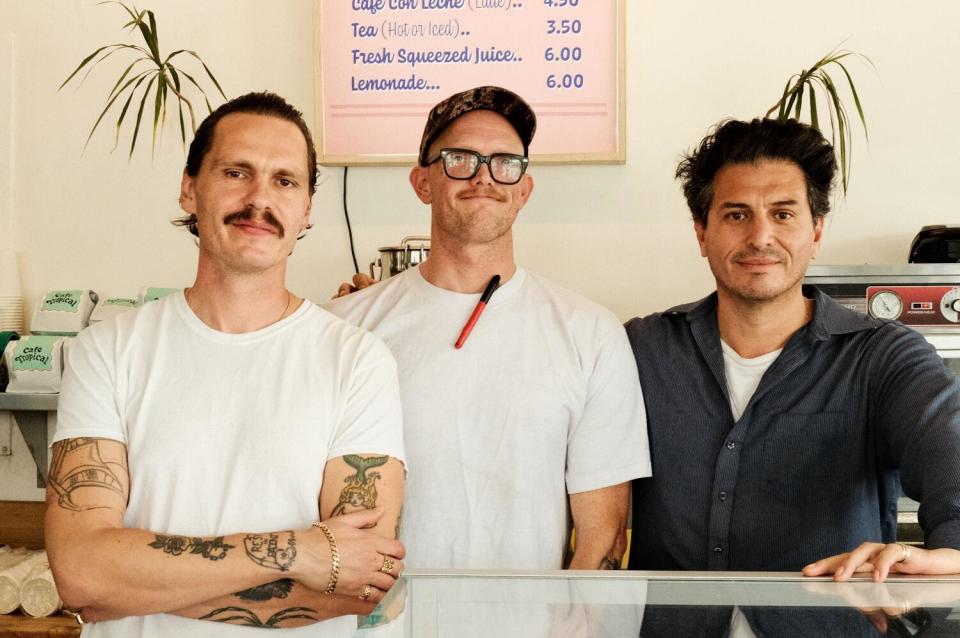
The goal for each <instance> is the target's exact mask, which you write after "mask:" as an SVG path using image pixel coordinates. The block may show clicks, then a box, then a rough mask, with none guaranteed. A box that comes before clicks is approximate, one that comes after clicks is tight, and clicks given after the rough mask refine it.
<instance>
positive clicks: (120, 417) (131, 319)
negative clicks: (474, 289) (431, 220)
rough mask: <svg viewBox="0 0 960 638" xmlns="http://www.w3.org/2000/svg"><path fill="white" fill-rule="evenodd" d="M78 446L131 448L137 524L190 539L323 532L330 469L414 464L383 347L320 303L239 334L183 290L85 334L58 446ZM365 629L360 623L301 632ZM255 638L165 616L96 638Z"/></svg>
mask: <svg viewBox="0 0 960 638" xmlns="http://www.w3.org/2000/svg"><path fill="white" fill-rule="evenodd" d="M75 437H98V438H107V439H113V440H116V441H120V442H122V443H124V444H125V445H126V446H127V459H128V464H129V468H130V478H131V481H130V501H129V505H128V507H127V511H126V514H125V516H124V525H125V526H126V527H130V528H138V529H146V530H150V531H152V532H156V533H163V534H177V535H184V536H221V535H226V534H233V533H241V532H267V531H277V530H287V529H302V528H305V527H309V526H310V524H311V523H313V522H314V521H316V520H317V519H318V514H319V505H318V498H319V494H320V487H321V485H322V482H323V470H324V466H325V464H326V461H327V460H329V459H333V458H336V457H340V456H343V455H345V454H356V453H377V454H389V455H390V456H393V457H395V458H398V459H403V435H402V430H401V410H400V402H399V391H398V386H397V377H396V367H395V364H394V361H393V358H392V357H391V355H390V353H389V351H388V350H387V348H386V347H384V345H383V344H382V343H381V342H380V341H379V340H378V339H376V338H375V337H373V336H372V335H370V334H369V333H367V332H365V331H362V330H358V329H357V328H355V327H354V326H351V325H348V324H347V323H345V322H343V321H340V320H339V319H337V318H336V317H333V316H332V315H330V314H329V313H327V312H326V311H324V310H322V309H320V308H318V307H317V306H315V305H313V304H312V303H310V302H307V301H305V302H304V303H303V304H302V305H301V307H300V308H299V309H297V310H296V312H294V313H293V314H291V315H290V316H289V317H287V318H285V319H283V320H282V321H279V322H277V323H275V324H273V325H271V326H268V327H266V328H263V329H262V330H257V331H255V332H250V333H245V334H226V333H222V332H218V331H216V330H213V329H211V328H210V327H208V326H207V325H206V324H204V323H203V322H202V321H201V320H200V319H199V318H198V317H197V316H196V315H195V314H194V313H193V311H192V310H190V308H189V306H188V305H187V304H186V300H185V299H184V295H183V293H182V292H181V293H177V294H174V295H171V296H169V297H166V298H164V299H161V300H159V301H156V302H153V303H150V304H147V305H146V306H144V307H143V308H141V309H140V310H138V311H137V312H131V313H126V314H123V315H121V316H119V317H117V318H116V319H114V320H111V321H105V322H103V323H101V324H98V325H96V326H93V327H91V328H89V329H88V330H85V331H83V332H82V333H80V336H79V337H77V339H76V343H75V347H73V348H71V351H70V356H69V359H68V361H67V363H66V369H65V371H64V380H63V386H62V390H61V395H60V405H59V413H58V427H57V433H56V436H55V437H54V441H61V440H64V439H70V438H75ZM238 600H239V599H238ZM353 627H356V619H355V617H354V616H349V617H344V618H338V619H334V620H332V621H327V622H326V623H321V624H320V625H315V626H313V627H304V628H300V629H289V630H287V631H288V632H289V633H291V634H293V633H297V632H302V633H303V634H309V635H314V636H317V635H322V636H342V635H347V636H349V635H351V628H353ZM338 628H339V630H338ZM249 633H250V629H249V628H244V627H237V626H233V625H227V624H222V623H216V622H211V621H199V620H192V619H187V618H180V617H177V616H172V615H168V614H156V615H151V616H146V617H144V616H136V617H128V618H123V619H120V620H116V621H109V622H101V623H94V624H88V625H86V626H85V627H84V633H83V636H84V637H87V636H96V637H98V638H99V637H104V636H123V637H124V638H128V637H130V636H157V637H160V636H163V637H168V636H178V637H181V636H197V637H200V636H202V637H204V638H206V637H213V636H236V635H243V636H246V635H249Z"/></svg>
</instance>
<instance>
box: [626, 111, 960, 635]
mask: <svg viewBox="0 0 960 638" xmlns="http://www.w3.org/2000/svg"><path fill="white" fill-rule="evenodd" d="M835 173H836V160H835V157H834V150H833V148H832V147H831V145H830V144H829V143H828V142H827V141H826V140H825V139H824V138H823V136H822V135H821V134H820V133H819V131H817V130H816V129H813V128H811V127H809V126H806V125H804V124H800V123H798V122H796V121H792V120H791V121H786V122H778V121H774V120H754V121H752V122H739V121H727V122H725V123H722V124H721V125H720V126H718V127H717V129H716V130H715V131H714V132H713V134H711V135H709V136H708V137H706V138H705V139H704V140H703V141H702V142H701V143H700V145H699V147H698V148H697V149H696V150H695V151H693V152H692V153H691V154H690V155H688V156H687V157H686V158H685V159H684V160H683V161H682V162H681V163H680V165H679V167H678V169H677V177H678V178H679V179H680V180H681V182H682V184H683V191H684V195H685V196H686V200H687V204H688V205H689V207H690V210H691V212H692V213H693V227H694V232H695V234H696V237H697V241H698V243H699V245H700V254H701V255H702V256H703V257H706V259H707V261H708V263H709V265H710V269H711V271H712V272H713V276H714V278H715V280H716V286H717V288H716V291H715V292H714V293H713V294H711V295H709V296H708V297H707V298H705V299H703V300H701V301H699V302H695V303H692V304H688V305H685V306H678V307H676V308H672V309H670V310H667V311H666V312H663V313H658V314H654V315H651V316H648V317H645V318H643V319H633V320H632V321H630V322H629V323H628V324H627V332H628V334H629V337H630V342H631V344H632V346H633V350H634V353H635V355H636V360H637V366H638V368H639V371H640V379H641V383H642V384H643V387H644V391H645V395H646V408H647V417H648V421H649V427H650V444H651V450H652V457H653V464H654V476H655V478H654V479H652V480H640V481H635V482H634V487H633V497H634V500H633V545H632V547H633V550H632V551H631V556H630V567H631V569H651V570H677V569H682V570H743V571H799V570H801V569H802V570H803V573H804V574H806V575H808V576H816V575H824V574H833V575H834V577H835V578H836V579H837V580H845V579H847V578H849V577H850V576H851V575H852V574H854V573H860V572H867V573H872V575H873V577H874V578H875V579H877V580H882V579H884V578H885V577H886V576H887V574H888V573H891V572H899V573H907V574H915V573H927V574H933V573H950V572H955V571H960V561H958V560H957V557H958V556H960V554H958V553H957V552H956V551H955V549H956V548H960V463H958V459H960V382H958V381H957V379H956V378H955V375H954V374H953V372H951V371H950V370H949V369H948V368H946V366H945V365H944V364H943V362H942V361H941V360H940V358H939V357H938V356H937V354H936V352H935V351H934V349H933V347H932V346H930V345H929V344H928V343H927V342H926V341H925V340H924V339H923V338H922V337H921V336H920V335H918V334H917V333H915V332H913V331H912V330H910V329H908V328H906V327H904V326H903V325H901V324H899V323H895V322H889V321H881V320H877V319H873V318H870V317H867V316H864V315H862V314H859V313H856V312H854V311H852V310H848V309H846V308H844V307H842V306H840V305H839V304H837V303H836V302H834V301H833V300H831V299H830V298H829V297H828V296H826V295H825V294H823V293H822V292H820V291H819V290H817V289H816V288H814V287H809V286H803V285H802V284H803V277H804V272H805V271H806V268H807V265H808V264H809V263H810V260H811V259H813V258H814V256H815V255H816V254H817V251H818V249H819V247H820V241H821V238H822V235H823V227H824V217H825V216H826V214H827V213H828V212H829V210H830V199H829V198H830V190H831V186H832V183H833V180H834V177H835ZM898 471H899V479H900V481H899V482H900V483H902V485H903V490H904V492H905V493H906V494H907V495H908V496H910V497H912V498H914V499H916V500H918V501H920V503H921V507H920V522H921V525H922V526H923V528H924V531H925V535H926V547H927V549H921V548H907V547H905V546H903V545H900V544H897V543H895V542H894V541H895V540H896V523H897V507H896V501H897V497H898V496H899V487H898ZM760 614H761V611H759V610H755V613H754V614H753V616H752V618H751V624H753V626H754V628H755V629H756V630H757V632H756V633H758V634H761V635H834V634H833V633H830V632H828V631H827V630H826V628H824V627H821V628H820V631H814V632H812V633H806V632H805V631H801V630H799V629H797V630H796V631H795V632H794V633H790V631H789V630H786V629H784V630H783V631H782V633H776V632H774V634H770V633H769V632H770V631H771V629H770V627H769V625H767V624H765V623H764V622H762V619H759V618H758V616H759V615H760ZM682 616H683V615H682V614H671V615H669V618H668V621H667V622H665V624H663V625H662V626H661V625H659V624H657V623H658V621H659V620H663V618H664V615H663V614H651V613H650V610H648V613H647V617H646V618H645V621H644V622H645V627H644V629H645V632H644V633H645V635H647V634H649V635H658V634H659V633H661V631H658V630H662V634H663V635H720V634H722V633H723V632H724V631H725V630H726V627H727V626H729V622H730V613H729V610H728V611H727V613H726V617H723V614H720V615H719V616H718V615H714V616H713V618H712V619H708V618H703V617H700V616H698V615H695V614H693V615H687V616H685V617H682ZM678 621H683V622H686V623H690V627H688V628H689V629H690V631H691V633H689V634H687V633H684V631H685V630H683V629H680V628H679V627H678V625H676V624H675V623H676V622H678ZM740 622H741V625H742V622H743V621H742V618H741V619H740ZM735 625H736V623H735ZM837 626H839V625H837ZM761 629H762V631H761ZM734 635H750V634H749V633H735V634H734ZM851 635H853V634H851Z"/></svg>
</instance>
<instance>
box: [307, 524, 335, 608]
mask: <svg viewBox="0 0 960 638" xmlns="http://www.w3.org/2000/svg"><path fill="white" fill-rule="evenodd" d="M313 526H314V527H316V528H317V529H319V530H320V531H321V532H323V535H324V536H326V537H327V542H328V543H330V582H329V583H327V588H326V589H325V590H324V592H323V593H324V594H332V593H333V592H334V591H335V590H336V589H337V580H338V579H339V578H340V548H339V547H337V538H336V537H335V536H334V535H333V532H331V531H330V528H329V527H327V526H326V525H324V524H323V523H321V522H320V521H317V522H316V523H314V524H313Z"/></svg>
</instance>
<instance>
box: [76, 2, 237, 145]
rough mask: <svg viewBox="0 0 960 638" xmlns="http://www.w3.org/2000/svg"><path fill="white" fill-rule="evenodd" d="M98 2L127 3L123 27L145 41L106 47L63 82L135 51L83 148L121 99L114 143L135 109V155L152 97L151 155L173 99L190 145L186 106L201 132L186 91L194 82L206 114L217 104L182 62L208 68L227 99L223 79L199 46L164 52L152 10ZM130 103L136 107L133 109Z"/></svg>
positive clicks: (194, 128) (132, 140)
mask: <svg viewBox="0 0 960 638" xmlns="http://www.w3.org/2000/svg"><path fill="white" fill-rule="evenodd" d="M99 4H117V5H120V6H121V7H123V10H124V11H125V12H126V13H127V16H128V17H129V21H128V22H127V23H126V24H124V25H123V28H124V29H127V30H128V32H130V33H133V32H134V31H136V32H138V33H139V34H140V36H141V37H142V38H143V42H144V44H143V45H140V44H134V43H116V44H108V45H106V46H102V47H100V48H98V49H96V50H95V51H94V52H93V53H91V54H90V55H88V56H87V57H85V58H84V59H83V61H82V62H80V64H79V65H78V66H77V68H76V69H74V70H73V73H71V74H70V75H69V76H68V77H67V79H66V80H64V81H63V83H62V84H61V85H60V87H59V88H60V89H62V88H63V87H64V86H66V85H67V84H68V83H69V82H70V81H71V80H73V79H74V78H75V77H77V75H78V74H79V73H80V71H82V70H83V69H86V70H87V71H86V73H84V74H83V76H82V79H81V80H80V82H81V83H82V82H83V80H85V79H86V78H87V76H89V75H90V73H91V72H92V71H93V69H94V68H96V67H97V65H99V64H100V63H101V62H103V61H104V60H106V59H107V58H109V57H111V56H112V55H114V54H115V53H122V54H125V53H132V54H133V55H134V56H135V59H134V60H133V61H132V62H130V64H129V65H128V66H127V67H126V68H125V69H124V70H123V73H121V74H120V77H119V78H118V79H117V81H116V82H115V83H114V85H113V88H112V89H110V93H109V94H108V95H107V100H106V106H104V108H103V110H102V111H101V112H100V116H99V117H97V120H96V122H94V123H93V127H92V128H91V129H90V133H89V135H87V140H86V142H85V143H84V149H86V147H87V144H89V142H90V139H91V138H92V137H93V134H94V132H95V131H96V130H97V127H99V126H100V123H101V122H102V121H103V119H104V117H106V115H107V112H109V111H110V109H111V107H113V106H114V105H115V104H116V105H121V104H122V108H120V111H119V115H118V116H117V120H116V132H115V139H114V145H113V148H114V150H115V149H116V148H117V146H118V145H119V143H120V131H121V129H122V127H123V123H124V121H125V120H126V121H128V122H129V121H130V120H127V119H126V118H127V115H128V113H131V112H132V110H135V111H136V118H131V119H133V135H132V136H131V138H130V154H129V156H128V157H132V156H133V151H134V149H135V148H136V146H137V139H138V137H139V135H140V129H141V124H142V123H143V116H144V111H145V110H147V109H149V107H148V105H147V101H148V100H150V101H151V102H153V114H152V118H153V123H152V128H151V130H152V135H151V155H152V154H153V153H154V152H155V151H156V147H157V138H158V132H159V135H160V136H162V134H163V129H164V125H165V123H166V120H167V107H168V105H169V100H171V99H172V100H174V101H175V102H176V106H177V119H178V121H179V124H180V141H181V143H182V144H183V146H184V147H186V143H187V129H186V124H185V123H184V113H183V111H184V107H186V110H187V113H188V115H189V118H190V131H191V134H192V133H196V131H197V117H196V113H195V112H194V107H193V104H192V103H191V101H190V99H189V98H188V97H187V96H186V95H185V94H186V93H187V92H188V88H189V87H192V91H193V92H197V93H199V95H200V96H202V97H203V101H204V103H205V104H206V107H207V113H209V112H210V111H211V110H212V107H211V106H210V100H209V99H208V98H207V92H206V91H205V90H204V89H203V87H202V86H200V84H199V83H198V82H197V80H196V79H195V78H194V77H193V76H192V75H191V74H190V73H187V71H186V70H184V67H183V65H182V64H180V62H181V60H187V61H192V62H193V63H194V64H199V65H200V66H201V67H202V68H203V71H204V73H205V74H206V77H207V78H208V79H209V81H210V82H211V83H213V86H214V87H216V90H217V92H218V93H219V94H220V96H221V97H223V98H224V99H226V95H224V93H223V89H222V88H220V83H219V82H218V81H217V78H216V77H214V75H213V73H212V72H211V71H210V69H209V67H207V65H206V63H204V61H203V60H202V59H201V58H200V56H199V55H197V53H196V52H195V51H191V50H188V49H178V50H176V51H173V52H172V53H170V54H169V55H167V56H163V55H161V53H160V40H159V37H158V35H157V18H156V16H155V15H154V13H153V11H150V10H143V11H141V10H139V9H137V8H136V6H134V5H128V4H127V3H125V2H122V1H121V0H111V1H110V2H100V3H99ZM174 60H176V61H177V64H174ZM58 90H59V89H58ZM194 99H196V97H194ZM138 102H139V104H138ZM131 107H133V109H132V110H131ZM147 117H148V118H149V117H150V114H149V112H148V113H147ZM146 128H147V127H144V129H146Z"/></svg>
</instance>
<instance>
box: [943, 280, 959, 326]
mask: <svg viewBox="0 0 960 638" xmlns="http://www.w3.org/2000/svg"><path fill="white" fill-rule="evenodd" d="M940 313H941V314H942V315H943V318H944V319H946V320H947V321H951V322H953V323H958V322H960V288H954V289H953V290H951V291H949V292H948V293H947V294H945V295H944V296H943V299H941V300H940Z"/></svg>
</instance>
